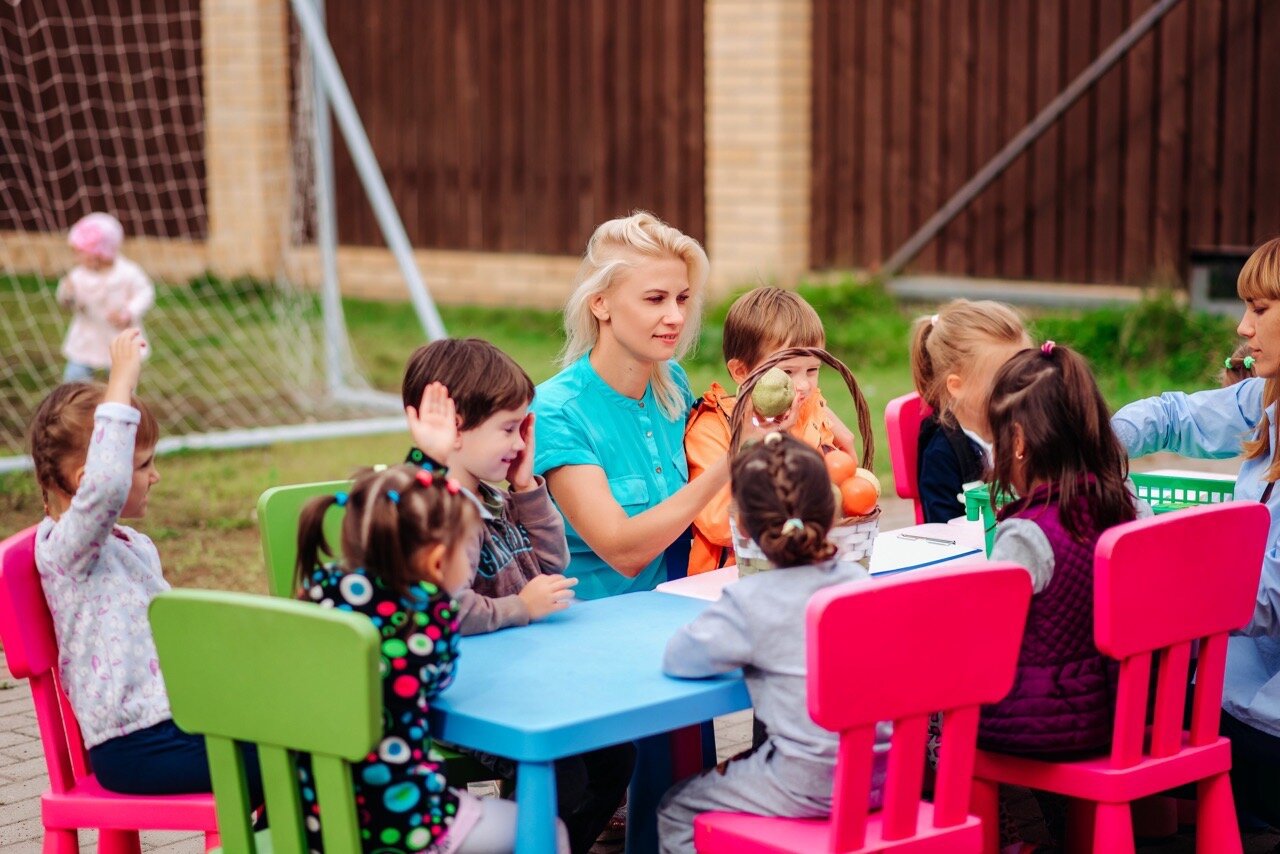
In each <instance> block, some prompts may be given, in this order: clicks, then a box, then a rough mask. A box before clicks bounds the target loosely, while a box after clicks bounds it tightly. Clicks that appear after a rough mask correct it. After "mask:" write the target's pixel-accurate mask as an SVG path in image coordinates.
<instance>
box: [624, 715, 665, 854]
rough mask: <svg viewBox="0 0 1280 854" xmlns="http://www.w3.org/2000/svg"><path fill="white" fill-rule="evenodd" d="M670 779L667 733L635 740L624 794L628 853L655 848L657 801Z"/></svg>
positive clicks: (646, 852)
mask: <svg viewBox="0 0 1280 854" xmlns="http://www.w3.org/2000/svg"><path fill="white" fill-rule="evenodd" d="M671 783H672V779H671V738H670V737H669V734H668V733H661V734H659V735H651V736H649V737H648V738H642V739H640V740H639V741H637V742H636V770H635V773H634V774H632V775H631V789H630V791H629V793H628V795H627V854H652V852H656V851H657V850H658V801H659V800H660V799H661V798H662V795H663V793H664V792H666V790H667V789H668V788H669V787H670V786H671Z"/></svg>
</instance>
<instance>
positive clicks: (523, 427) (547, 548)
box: [401, 338, 635, 854]
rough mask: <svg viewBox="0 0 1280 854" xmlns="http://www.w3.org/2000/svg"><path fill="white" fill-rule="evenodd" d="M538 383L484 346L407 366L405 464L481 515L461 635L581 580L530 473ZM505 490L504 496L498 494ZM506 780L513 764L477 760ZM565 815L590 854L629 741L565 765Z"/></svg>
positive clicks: (540, 608) (473, 344) (576, 841)
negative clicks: (443, 482)
mask: <svg viewBox="0 0 1280 854" xmlns="http://www.w3.org/2000/svg"><path fill="white" fill-rule="evenodd" d="M533 393H534V389H533V381H532V380H530V379H529V375H528V374H527V373H525V371H524V369H523V368H521V367H520V366H519V365H518V364H516V362H515V360H513V359H512V358H511V357H510V356H508V355H507V354H506V353H504V352H502V351H501V350H499V349H498V348H497V347H495V346H493V345H492V344H490V343H489V342H488V341H483V340H481V339H479V338H465V339H446V340H443V341H434V342H432V343H430V344H427V345H425V346H423V347H419V348H418V349H417V351H415V352H414V354H413V355H412V356H411V357H410V358H409V363H408V365H406V367H405V373H404V381H403V383H402V386H401V395H402V399H403V401H404V406H405V414H406V416H407V418H408V422H409V433H410V435H412V437H413V441H414V448H413V449H412V450H410V452H409V456H408V460H407V462H410V463H412V464H414V465H418V466H421V467H423V468H424V470H426V471H431V472H434V473H436V474H443V473H444V472H446V471H447V472H448V474H449V476H451V477H453V478H454V479H455V480H456V481H457V482H458V483H459V484H460V486H461V489H462V491H463V492H464V493H465V494H466V495H469V496H471V497H473V498H474V499H475V501H476V505H477V506H478V507H479V508H481V511H480V517H481V521H482V524H481V525H480V526H479V527H478V528H477V529H476V531H475V535H474V536H473V537H471V538H469V539H468V540H467V541H466V542H465V543H464V547H465V551H466V558H467V565H468V567H469V572H468V573H467V575H466V577H465V578H463V579H462V581H461V582H460V583H459V584H458V585H457V586H456V588H453V589H452V593H453V596H454V598H455V599H456V600H457V602H458V618H459V621H460V629H461V632H462V634H464V635H472V634H482V633H485V632H493V631H498V630H499V629H503V628H506V627H508V626H524V625H527V624H529V623H530V622H531V621H534V620H541V619H543V618H544V617H546V616H547V615H549V614H553V613H555V612H556V611H562V610H564V609H565V608H567V607H569V605H570V603H571V602H572V601H573V599H574V592H573V588H574V586H575V585H576V584H577V583H578V579H576V578H568V577H566V576H565V575H564V574H563V573H564V570H565V568H566V567H567V566H568V565H569V546H568V543H567V542H566V541H565V532H564V517H563V516H561V515H560V511H559V510H557V509H556V506H555V505H554V504H553V503H552V501H551V496H550V494H549V493H548V492H547V484H546V481H544V480H543V479H542V478H541V477H538V476H536V475H534V473H533V452H534V445H533V423H534V416H533V414H532V413H530V412H529V404H530V403H531V402H532V401H533ZM502 481H506V482H507V484H508V488H507V489H500V488H499V487H498V486H495V484H497V483H501V482H502ZM463 752H466V753H467V754H469V755H471V756H474V757H475V758H476V759H478V760H479V761H480V762H481V763H483V764H484V765H485V766H486V767H488V768H489V769H491V770H492V771H493V772H494V774H495V775H497V776H498V777H501V778H502V779H503V780H505V781H511V780H514V779H515V772H516V768H515V763H513V762H511V761H510V760H508V759H504V758H502V757H498V756H492V755H490V754H487V753H479V752H476V751H470V750H466V751H463ZM555 764H556V793H557V796H558V798H559V810H560V817H561V818H562V819H563V820H564V823H565V826H566V827H567V828H568V831H569V843H570V848H571V850H572V851H573V852H574V854H586V852H587V851H588V850H590V848H591V846H592V845H593V844H594V843H595V841H596V838H597V837H598V836H599V835H600V833H601V831H602V830H603V829H604V827H605V826H606V825H607V824H608V823H609V820H610V818H611V817H612V816H613V814H614V810H615V809H616V808H617V806H618V803H619V802H620V801H621V800H622V797H623V794H624V793H625V792H626V789H627V783H628V782H629V781H630V779H631V772H632V769H633V767H634V765H635V748H634V747H633V746H632V745H631V744H630V743H626V744H620V745H615V746H612V747H606V748H602V749H600V750H594V751H591V752H589V753H584V754H581V755H578V756H569V757H566V758H564V759H560V760H557V761H556V763H555Z"/></svg>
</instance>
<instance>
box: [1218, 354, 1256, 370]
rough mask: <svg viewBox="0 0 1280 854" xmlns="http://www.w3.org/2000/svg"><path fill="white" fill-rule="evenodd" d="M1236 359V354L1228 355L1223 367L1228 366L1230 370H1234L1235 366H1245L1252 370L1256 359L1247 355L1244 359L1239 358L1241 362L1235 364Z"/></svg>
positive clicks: (1246, 368)
mask: <svg viewBox="0 0 1280 854" xmlns="http://www.w3.org/2000/svg"><path fill="white" fill-rule="evenodd" d="M1235 361H1236V357H1235V356H1228V357H1227V360H1226V361H1225V362H1223V363H1222V367H1224V368H1226V369H1227V370H1228V371H1230V370H1234V369H1235V368H1244V369H1245V370H1246V371H1252V370H1253V363H1254V362H1255V361H1256V360H1255V359H1254V358H1253V357H1252V356H1245V357H1244V358H1243V359H1240V360H1239V361H1240V364H1238V365H1236V364H1233V363H1234V362H1235Z"/></svg>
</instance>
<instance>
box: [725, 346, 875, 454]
mask: <svg viewBox="0 0 1280 854" xmlns="http://www.w3.org/2000/svg"><path fill="white" fill-rule="evenodd" d="M798 356H803V357H812V358H816V359H818V360H819V361H821V362H823V363H824V364H826V365H827V366H829V367H832V368H835V370H836V371H837V372H839V374H840V376H841V377H843V378H844V383H845V385H846V386H848V387H849V393H850V394H851V395H853V405H854V408H855V409H856V410H857V412H858V433H859V434H860V437H861V439H862V456H861V460H862V462H861V463H859V465H861V466H863V467H864V468H868V469H869V468H871V466H872V463H873V462H875V444H874V441H873V439H872V436H871V410H870V408H868V406H867V399H866V398H865V397H863V395H862V389H861V388H859V387H858V380H857V379H856V378H855V377H854V376H853V372H852V371H850V370H849V369H848V368H847V367H845V364H844V362H842V361H840V360H839V359H837V358H836V357H835V356H833V355H831V354H830V353H828V352H827V351H826V350H824V349H822V348H821V347H788V348H787V349H785V350H779V351H778V352H776V353H774V354H773V355H772V356H770V357H769V358H767V359H765V360H764V361H763V362H761V363H760V364H759V365H757V366H756V369H755V370H754V371H752V372H751V373H750V374H749V375H748V376H747V378H746V379H745V380H743V382H742V385H741V386H739V387H738V403H737V404H736V405H735V406H734V407H733V414H732V415H731V416H730V418H729V425H730V429H731V432H730V438H729V452H730V453H731V454H736V453H738V449H739V446H740V445H741V443H742V425H743V422H744V420H745V419H746V417H747V413H748V412H750V411H751V410H752V409H753V407H752V406H751V392H752V390H753V389H754V388H755V387H756V383H757V382H759V381H760V378H761V377H762V376H764V375H765V372H766V371H768V370H769V369H770V368H775V367H777V366H778V365H779V364H781V363H782V362H785V361H786V360H787V359H794V358H796V357H798ZM744 401H745V405H743V403H744Z"/></svg>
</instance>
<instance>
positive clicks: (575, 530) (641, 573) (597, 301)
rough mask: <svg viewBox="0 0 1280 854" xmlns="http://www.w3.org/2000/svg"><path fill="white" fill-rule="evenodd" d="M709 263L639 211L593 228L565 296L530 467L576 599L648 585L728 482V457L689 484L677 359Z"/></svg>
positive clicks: (691, 328)
mask: <svg viewBox="0 0 1280 854" xmlns="http://www.w3.org/2000/svg"><path fill="white" fill-rule="evenodd" d="M708 271H709V264H708V262H707V255H706V253H705V252H704V251H703V249H702V247H701V246H700V245H699V244H698V242H697V241H696V240H694V239H693V238H691V237H688V236H686V235H684V234H681V233H680V232H679V231H677V230H676V229H674V228H672V227H671V226H669V225H667V224H666V223H664V222H662V221H661V220H659V219H658V218H657V217H655V216H653V215H652V214H649V213H644V212H638V213H635V214H632V215H631V216H629V217H624V218H622V219H614V220H610V221H608V222H606V223H604V224H603V225H601V226H600V227H599V228H597V229H596V231H595V234H593V235H592V236H591V239H590V240H589V241H588V243H587V251H586V253H585V254H584V256H583V259H582V265H581V267H579V269H578V274H577V276H576V277H575V280H574V283H575V287H574V291H573V293H572V294H571V295H570V297H569V301H568V304H567V305H566V306H565V312H564V325H565V332H566V335H567V340H566V342H565V348H564V352H563V353H562V355H561V364H563V365H564V369H563V370H562V371H560V373H558V374H556V375H555V376H554V377H552V378H551V379H549V380H547V381H546V382H544V383H542V384H541V385H540V386H538V388H537V393H536V394H535V395H534V400H533V406H532V409H533V411H534V412H536V413H537V418H536V420H535V422H534V423H535V430H536V435H537V443H536V444H537V451H536V455H535V458H534V470H535V471H536V472H537V473H538V474H541V475H542V476H543V477H544V478H546V481H547V487H548V489H550V491H551V496H552V498H554V499H555V502H556V505H557V506H558V507H559V508H560V512H561V513H562V514H563V515H564V518H565V534H566V536H567V538H568V541H569V553H570V562H569V569H568V570H567V571H566V572H565V574H566V575H571V576H576V577H577V578H579V579H580V581H579V583H578V587H577V595H578V598H580V599H599V598H602V597H604V596H613V595H616V594H619V593H630V592H633V591H637V590H652V589H653V588H654V586H656V585H657V584H658V582H660V581H664V580H666V555H665V552H666V550H667V549H668V548H669V547H670V546H671V545H672V544H673V543H675V542H676V541H677V540H678V539H680V538H682V537H683V536H684V534H685V532H686V531H687V530H688V528H689V525H690V524H691V523H692V521H693V517H694V516H695V515H697V513H698V512H699V511H700V510H701V509H702V507H703V506H704V505H705V504H706V503H707V502H708V501H710V500H711V498H712V497H714V496H715V495H716V493H718V492H719V491H720V490H721V489H722V488H723V487H724V485H725V484H726V483H728V482H729V467H728V460H727V459H726V460H724V461H721V462H720V463H717V464H716V465H714V466H712V467H711V468H709V469H707V471H706V472H705V473H704V474H703V475H702V476H701V477H698V478H697V479H696V480H694V481H693V482H692V483H690V482H689V469H688V466H687V464H686V462H685V456H684V427H685V421H686V419H687V418H688V415H689V412H690V410H691V408H692V406H693V403H694V397H693V394H692V393H691V392H690V391H689V382H688V379H687V377H686V376H685V373H684V370H683V369H682V368H681V367H680V366H679V365H678V364H677V360H679V359H680V358H681V357H682V356H683V355H684V354H685V353H686V352H688V350H689V348H690V346H691V345H692V344H693V343H694V342H695V341H696V340H697V338H698V330H699V326H700V322H701V317H702V299H703V294H704V292H705V290H706V284H707V274H708Z"/></svg>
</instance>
